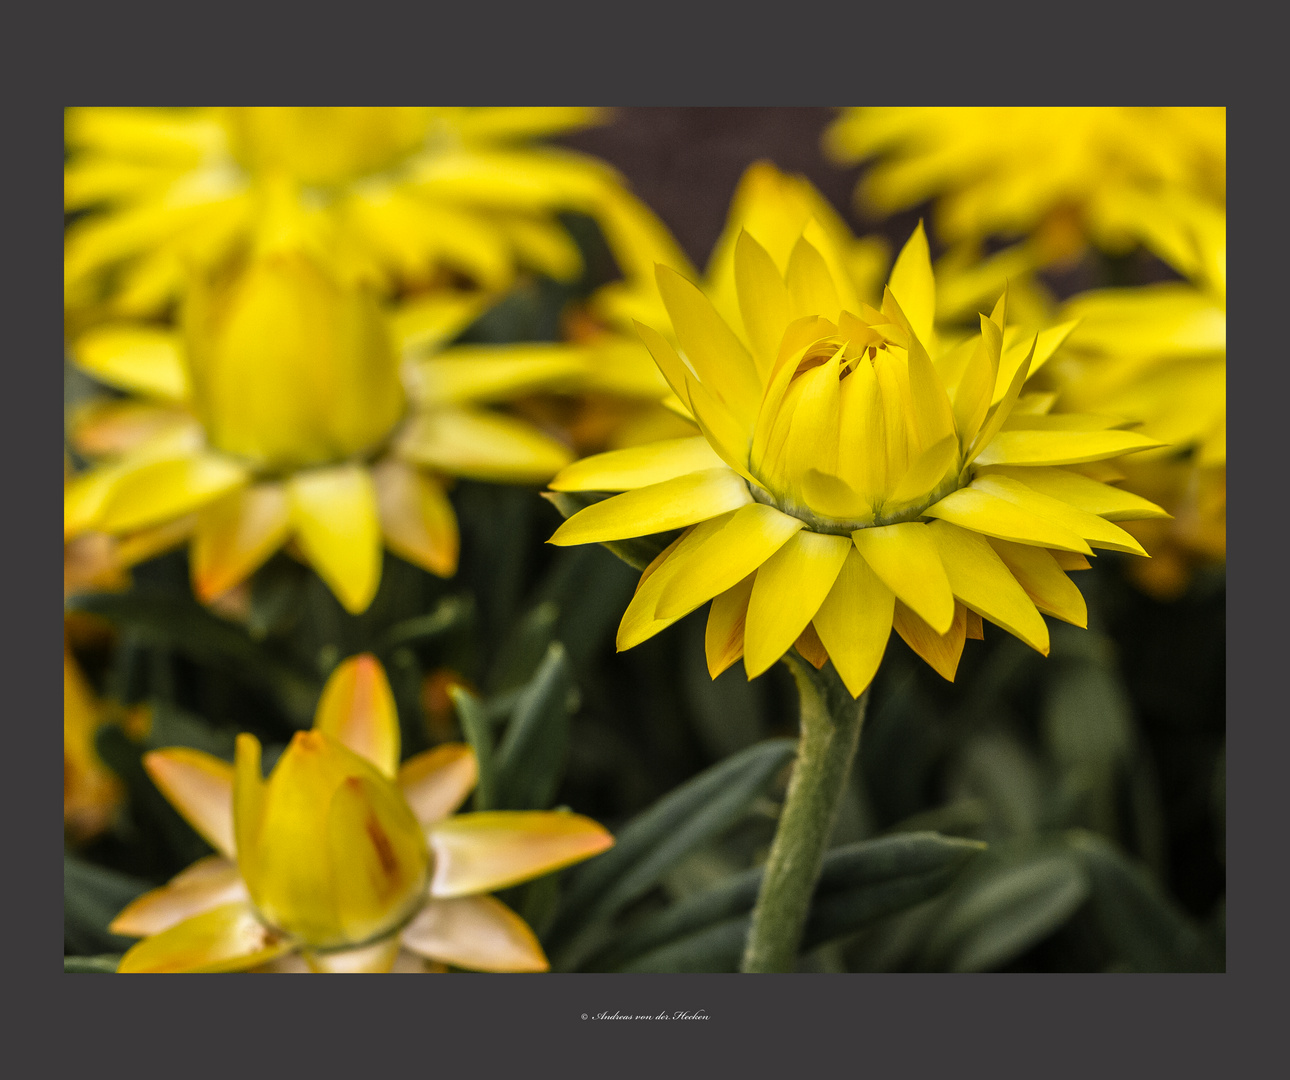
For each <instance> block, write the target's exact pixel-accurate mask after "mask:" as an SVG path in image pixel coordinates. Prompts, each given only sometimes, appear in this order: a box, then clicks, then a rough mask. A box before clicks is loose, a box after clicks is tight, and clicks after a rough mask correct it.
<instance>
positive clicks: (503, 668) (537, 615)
mask: <svg viewBox="0 0 1290 1080" xmlns="http://www.w3.org/2000/svg"><path fill="white" fill-rule="evenodd" d="M559 618H560V609H559V607H558V606H557V605H556V604H554V603H551V602H549V601H547V602H544V603H540V604H537V605H535V606H534V607H532V608H530V609H529V610H528V611H526V612H525V613H524V615H523V617H522V618H521V619H519V620H518V621H517V622H516V624H515V626H514V627H512V629H511V631H510V633H509V634H507V635H506V638H505V640H504V641H503V643H502V645H501V647H500V648H499V649H498V650H497V656H496V657H495V658H494V660H493V667H492V671H491V672H490V674H489V679H488V687H489V690H490V697H491V696H492V695H493V694H503V693H505V692H506V691H508V690H514V689H516V688H518V687H521V686H523V685H524V684H525V683H527V682H528V681H529V680H530V679H531V678H532V677H533V673H534V672H535V671H536V670H537V667H538V665H539V664H540V663H541V662H542V660H543V658H544V657H545V656H546V653H547V649H548V648H549V647H550V645H551V642H552V640H553V639H554V636H555V624H556V622H557V620H558V619H559Z"/></svg>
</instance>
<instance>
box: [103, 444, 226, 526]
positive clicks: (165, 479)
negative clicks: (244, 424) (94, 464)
mask: <svg viewBox="0 0 1290 1080" xmlns="http://www.w3.org/2000/svg"><path fill="white" fill-rule="evenodd" d="M247 479H248V474H247V472H246V470H245V469H244V468H242V466H240V465H238V464H236V463H235V462H233V461H232V460H231V459H229V458H225V457H219V456H216V455H214V454H189V455H185V456H183V457H172V458H164V459H161V460H151V461H145V462H143V463H142V464H139V465H138V466H136V467H132V468H129V469H128V470H127V471H126V472H125V473H124V474H123V475H121V476H120V477H119V478H118V479H117V480H116V482H115V483H114V484H113V485H112V486H111V489H110V491H108V492H107V493H106V498H105V499H104V501H103V503H102V507H101V509H100V510H99V513H98V515H97V518H96V520H95V523H94V527H95V528H98V529H102V530H103V531H104V532H111V533H125V532H133V531H134V530H136V529H143V528H146V527H148V526H150V525H158V524H160V523H161V522H163V521H168V520H170V519H171V518H176V517H179V516H181V515H183V514H187V513H189V512H191V511H193V510H196V509H198V508H199V507H201V506H204V505H205V504H206V503H209V502H213V501H214V500H215V499H218V498H219V497H220V496H221V495H224V494H226V493H227V492H230V491H232V490H234V489H235V488H237V487H240V486H241V485H243V484H244V483H246V481H247Z"/></svg>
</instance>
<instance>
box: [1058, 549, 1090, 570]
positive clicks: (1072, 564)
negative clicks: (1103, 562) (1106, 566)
mask: <svg viewBox="0 0 1290 1080" xmlns="http://www.w3.org/2000/svg"><path fill="white" fill-rule="evenodd" d="M1053 559H1054V560H1056V562H1057V565H1058V566H1060V567H1061V568H1062V569H1063V570H1065V571H1066V572H1067V573H1070V572H1071V571H1072V570H1091V569H1093V564H1092V563H1091V562H1089V561H1088V559H1086V558H1084V556H1083V555H1080V554H1079V553H1078V552H1074V551H1054V552H1053Z"/></svg>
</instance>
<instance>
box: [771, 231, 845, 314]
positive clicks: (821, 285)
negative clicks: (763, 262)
mask: <svg viewBox="0 0 1290 1080" xmlns="http://www.w3.org/2000/svg"><path fill="white" fill-rule="evenodd" d="M784 284H785V285H786V286H788V294H789V305H790V306H789V315H790V317H791V318H793V319H803V318H807V317H809V316H811V315H823V316H824V317H825V318H826V319H836V318H837V317H838V312H839V310H841V307H842V305H841V302H840V301H839V299H838V290H837V286H836V285H834V283H833V275H832V274H830V273H829V267H828V264H827V263H826V262H825V261H824V256H823V255H821V254H820V253H819V252H818V251H817V250H816V249H815V246H814V245H813V244H812V243H811V242H810V241H809V240H807V239H806V237H802V238H801V239H799V240H798V241H797V243H796V244H795V245H794V246H793V251H792V254H791V255H789V257H788V267H787V269H786V270H785V272H784Z"/></svg>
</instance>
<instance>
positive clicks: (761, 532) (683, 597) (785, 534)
mask: <svg viewBox="0 0 1290 1080" xmlns="http://www.w3.org/2000/svg"><path fill="white" fill-rule="evenodd" d="M802 527H803V523H802V522H801V521H800V520H798V519H797V518H795V517H791V516H790V515H788V514H785V513H782V512H781V511H779V510H776V509H775V508H774V507H773V506H765V505H763V504H762V503H753V504H752V505H750V506H744V507H742V508H741V509H739V510H737V511H736V512H735V513H734V514H733V515H731V517H730V519H729V520H728V521H727V522H725V524H724V525H723V526H722V528H720V529H719V530H717V531H716V532H715V533H713V535H712V536H711V537H709V538H708V539H707V540H705V541H704V542H703V544H701V545H700V546H698V547H697V548H695V549H694V550H693V551H684V552H681V551H678V552H677V553H676V554H675V555H674V556H673V558H672V560H671V564H672V565H673V566H675V569H672V570H670V572H669V574H668V577H667V579H666V581H665V582H664V583H663V586H662V589H661V592H660V595H659V599H658V607H657V609H656V613H657V616H658V617H659V618H661V619H671V618H679V617H680V616H682V615H685V614H687V613H688V612H691V611H693V610H694V609H695V608H697V607H698V606H699V605H700V604H702V603H704V602H705V601H707V600H711V599H712V598H713V597H714V596H716V595H717V594H718V593H721V592H725V591H726V590H727V589H729V588H731V587H733V586H734V585H736V584H738V583H739V582H740V581H742V580H743V579H744V578H745V577H747V576H748V575H749V574H751V573H752V572H753V571H754V570H756V569H757V568H758V567H759V566H761V565H762V563H764V562H765V561H766V560H767V559H769V558H770V557H771V555H773V554H774V553H775V552H776V551H778V550H779V549H780V548H781V547H782V546H783V545H784V544H785V543H787V541H788V538H789V537H790V536H792V535H793V534H794V533H795V532H797V531H798V530H799V529H801V528H802ZM794 636H796V635H794Z"/></svg>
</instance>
